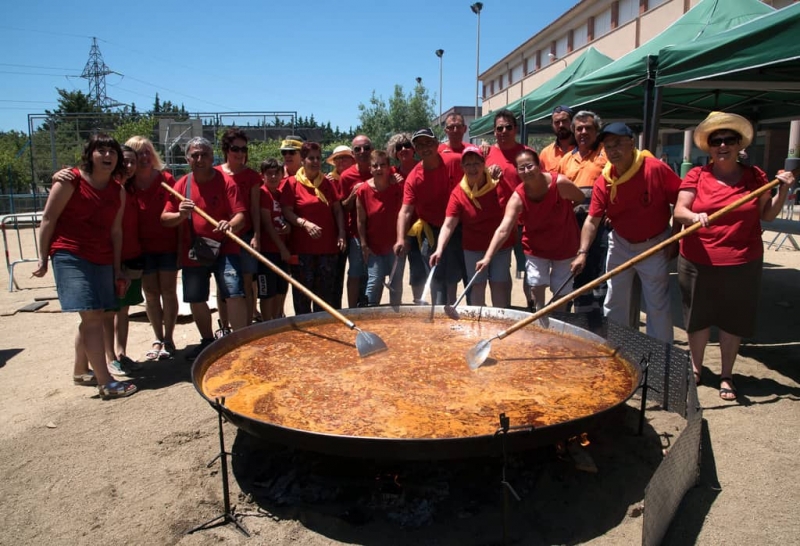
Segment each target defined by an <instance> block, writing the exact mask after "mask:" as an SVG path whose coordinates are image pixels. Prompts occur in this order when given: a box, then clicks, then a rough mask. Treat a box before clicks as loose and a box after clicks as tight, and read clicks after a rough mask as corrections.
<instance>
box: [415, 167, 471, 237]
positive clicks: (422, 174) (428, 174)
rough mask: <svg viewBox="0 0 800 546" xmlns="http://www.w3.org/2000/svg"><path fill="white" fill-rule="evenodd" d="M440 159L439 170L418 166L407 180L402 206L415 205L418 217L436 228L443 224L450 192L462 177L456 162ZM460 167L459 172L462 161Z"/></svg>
mask: <svg viewBox="0 0 800 546" xmlns="http://www.w3.org/2000/svg"><path fill="white" fill-rule="evenodd" d="M439 159H440V163H439V166H438V167H436V168H435V169H431V170H425V169H424V168H423V166H422V162H421V161H420V162H419V163H417V164H416V165H415V166H414V168H413V169H412V170H411V172H410V173H408V177H406V183H405V191H404V192H403V204H404V205H414V212H416V214H417V216H418V217H419V218H422V219H423V220H424V221H426V222H427V223H429V224H430V225H432V226H436V227H441V225H442V224H444V216H445V211H446V209H447V201H448V200H449V199H450V192H451V191H453V188H454V187H455V186H456V184H458V183H459V182H461V177H462V176H463V175H459V174H458V172H457V170H456V169H455V167H454V165H455V162H453V161H452V160H450V161H445V160H444V159H442V156H441V155H440V156H439ZM458 165H459V169H458V170H459V171H460V168H461V163H460V160H459V163H458Z"/></svg>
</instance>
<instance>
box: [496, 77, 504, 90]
mask: <svg viewBox="0 0 800 546" xmlns="http://www.w3.org/2000/svg"><path fill="white" fill-rule="evenodd" d="M497 90H498V91H502V90H503V75H502V74H500V77H499V78H498V79H497Z"/></svg>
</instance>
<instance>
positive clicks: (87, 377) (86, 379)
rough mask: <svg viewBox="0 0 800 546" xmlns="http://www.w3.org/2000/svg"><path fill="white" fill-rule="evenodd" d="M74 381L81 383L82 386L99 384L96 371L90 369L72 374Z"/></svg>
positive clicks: (77, 383)
mask: <svg viewBox="0 0 800 546" xmlns="http://www.w3.org/2000/svg"><path fill="white" fill-rule="evenodd" d="M72 382H73V383H75V384H76V385H80V386H82V387H96V386H97V378H96V377H95V376H94V372H93V371H92V370H89V371H88V372H86V373H80V374H75V375H73V376H72Z"/></svg>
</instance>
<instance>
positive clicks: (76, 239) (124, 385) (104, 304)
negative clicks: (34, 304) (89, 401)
mask: <svg viewBox="0 0 800 546" xmlns="http://www.w3.org/2000/svg"><path fill="white" fill-rule="evenodd" d="M121 159H122V150H121V149H120V146H119V144H118V143H117V141H115V140H114V139H113V138H111V137H109V136H108V135H104V134H97V135H94V136H92V137H91V138H90V139H89V141H88V143H87V144H86V147H85V148H84V152H83V157H82V163H81V166H80V169H74V170H73V173H74V174H75V177H74V178H72V179H71V180H70V181H68V182H61V181H60V180H59V179H56V178H54V179H53V186H52V188H51V190H50V195H49V196H48V198H47V203H46V204H45V208H44V212H43V214H42V225H41V229H40V231H39V256H40V259H39V265H38V268H37V269H36V271H34V272H33V274H34V275H35V276H37V277H43V276H44V275H45V274H46V273H47V268H48V265H47V258H48V256H50V257H51V259H52V261H53V274H54V276H55V278H56V289H57V291H58V300H59V302H60V303H61V309H62V311H65V312H78V313H79V314H80V317H81V323H80V326H79V327H78V328H79V333H80V337H81V339H82V341H83V345H84V348H85V350H86V354H87V355H88V357H89V364H91V366H92V368H93V370H94V376H95V378H96V381H97V383H98V385H99V389H100V396H101V397H102V398H104V399H109V398H121V397H125V396H130V395H131V394H133V393H135V392H136V385H134V384H133V383H129V382H126V381H114V380H113V378H112V377H111V374H110V373H109V372H108V368H107V367H106V359H105V350H104V345H103V311H104V310H105V309H112V308H113V307H114V306H115V304H116V298H115V295H114V294H115V281H118V282H119V283H120V285H121V286H122V287H123V288H125V289H127V281H126V280H125V278H124V275H123V273H122V269H121V255H122V214H123V210H124V206H125V190H123V189H122V187H121V186H120V185H119V184H118V183H117V182H116V180H115V178H117V177H119V176H120V175H121V174H122V170H123V166H122V162H121ZM77 364H78V362H77V361H76V365H77ZM89 375H90V373H89V370H88V369H79V368H78V367H76V368H75V369H74V377H75V381H76V382H78V381H79V380H80V381H81V382H85V378H86V377H88V376H89Z"/></svg>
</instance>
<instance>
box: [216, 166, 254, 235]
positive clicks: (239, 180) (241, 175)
mask: <svg viewBox="0 0 800 546" xmlns="http://www.w3.org/2000/svg"><path fill="white" fill-rule="evenodd" d="M214 168H215V169H216V170H218V171H219V172H221V173H222V175H223V176H227V177H228V178H232V179H233V182H234V183H235V184H236V185H237V186H238V187H239V196H240V197H241V198H242V201H244V206H245V207H247V212H245V215H244V228H242V230H241V231H240V233H241V234H243V235H244V234H245V233H250V231H252V229H253V219H252V218H251V217H250V211H251V208H250V207H251V205H252V203H251V202H250V191H251V190H252V189H253V187H257V186H261V182H262V180H261V176H260V175H259V174H258V173H257V172H256V171H254V170H253V169H251V168H250V167H245V168H244V169H242V170H241V171H239V172H238V173H236V174H234V175H233V176H231V175H229V174H226V173H225V172H223V170H222V165H218V166H216V167H214Z"/></svg>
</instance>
